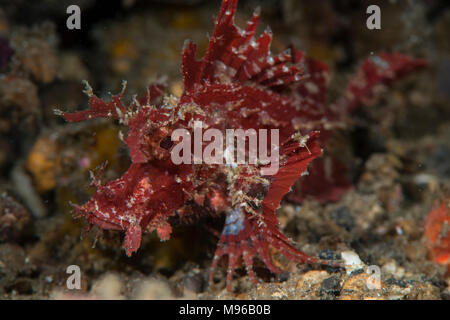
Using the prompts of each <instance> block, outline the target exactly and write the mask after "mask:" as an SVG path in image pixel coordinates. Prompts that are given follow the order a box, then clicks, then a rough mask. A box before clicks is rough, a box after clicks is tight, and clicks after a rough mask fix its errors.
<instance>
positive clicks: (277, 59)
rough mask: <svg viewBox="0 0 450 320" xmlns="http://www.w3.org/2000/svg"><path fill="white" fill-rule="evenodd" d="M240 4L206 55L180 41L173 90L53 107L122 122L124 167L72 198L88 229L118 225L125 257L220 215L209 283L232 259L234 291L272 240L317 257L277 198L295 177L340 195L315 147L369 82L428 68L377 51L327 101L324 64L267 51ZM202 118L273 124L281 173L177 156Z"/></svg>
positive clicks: (232, 1)
mask: <svg viewBox="0 0 450 320" xmlns="http://www.w3.org/2000/svg"><path fill="white" fill-rule="evenodd" d="M237 2H238V0H223V2H222V5H221V8H220V11H219V14H218V16H217V18H216V21H215V28H214V32H213V34H212V36H211V37H210V40H209V45H208V47H207V50H206V53H205V55H204V57H203V59H201V60H200V61H197V60H196V59H195V54H196V45H195V44H194V43H192V42H186V43H185V46H184V49H183V52H182V57H181V59H182V75H183V80H184V92H183V94H182V96H181V97H180V98H176V97H173V96H164V91H163V90H164V86H162V85H160V84H158V85H151V86H150V87H149V89H148V92H147V94H146V95H145V96H143V97H141V98H134V99H133V102H132V103H131V105H129V106H125V105H124V104H123V102H122V97H123V94H124V90H122V92H121V93H119V94H118V95H113V96H112V97H111V101H109V102H105V101H103V100H101V99H99V98H98V97H96V96H95V95H94V94H93V92H92V89H91V88H90V87H89V85H87V89H86V93H87V94H88V96H89V109H87V110H83V111H78V112H75V113H65V112H61V111H58V113H59V114H61V115H62V116H63V117H64V118H65V119H66V120H67V121H69V122H78V121H84V120H88V119H93V118H99V117H103V118H112V119H117V120H118V121H119V122H120V124H122V125H124V126H126V127H128V132H127V135H126V137H125V138H124V139H123V140H124V142H125V143H126V144H127V146H128V148H129V152H130V157H131V160H132V163H131V166H130V168H129V169H128V170H127V171H126V172H125V173H124V174H123V176H122V177H120V178H119V179H117V180H114V181H110V182H107V183H105V184H102V183H100V181H99V180H98V178H97V177H94V178H93V184H94V185H95V187H96V192H95V194H94V195H93V196H92V198H91V199H90V200H89V201H88V202H87V203H85V204H84V205H82V206H75V211H76V216H83V217H84V218H85V219H86V220H87V222H88V224H89V227H88V228H90V227H91V226H93V225H96V226H97V227H98V228H100V229H108V230H123V231H125V239H124V243H123V247H124V249H125V250H126V254H127V255H128V256H130V255H131V254H132V253H133V252H135V251H137V250H138V249H139V246H140V244H141V239H142V234H143V233H146V232H152V231H154V230H155V231H156V232H157V234H158V236H159V238H160V239H161V240H167V239H169V238H170V234H171V232H172V225H173V224H174V221H176V222H177V223H178V222H183V221H192V220H193V218H196V217H199V216H201V215H214V216H225V225H224V227H223V231H222V233H221V235H220V240H219V243H218V246H217V249H216V252H215V255H214V258H213V261H212V266H211V271H210V283H211V282H212V279H213V272H214V269H215V268H216V266H217V264H218V262H219V261H220V259H221V258H222V257H224V256H227V257H228V270H227V289H228V290H229V291H231V280H232V277H233V272H234V269H235V268H237V267H239V266H240V264H241V262H243V264H244V266H245V268H246V271H247V274H248V275H249V277H250V279H251V280H252V281H253V282H257V277H256V275H255V272H254V270H253V263H254V259H255V258H257V257H258V258H259V259H260V260H262V262H263V263H264V264H265V265H266V266H267V268H268V269H269V270H270V271H272V272H274V273H280V272H281V270H280V269H279V268H278V267H277V266H275V264H274V263H273V262H272V259H271V252H272V249H274V250H275V251H277V252H279V253H281V254H282V255H284V256H285V257H287V258H288V259H289V260H291V261H295V262H301V263H314V262H323V261H320V260H319V259H317V258H314V257H310V256H308V255H306V254H305V253H303V252H301V251H299V250H298V249H297V248H296V247H295V246H294V244H293V242H292V241H291V240H290V239H289V238H288V237H286V236H285V235H284V234H283V233H282V232H281V231H280V230H279V228H278V220H277V216H276V210H277V208H278V207H279V205H280V201H281V200H282V198H283V196H284V195H285V194H287V193H288V192H289V191H290V189H291V187H292V186H293V185H294V183H296V181H297V180H299V179H300V182H299V183H300V189H301V190H302V193H303V194H304V195H308V194H310V195H316V197H317V199H318V200H319V201H328V200H336V199H337V198H338V197H339V195H340V194H341V193H342V192H343V190H345V189H347V188H348V186H349V184H348V183H346V182H342V179H341V178H340V177H339V173H337V174H331V175H330V173H329V172H330V170H328V169H329V168H328V167H330V164H327V163H326V161H324V160H323V159H317V160H316V161H313V160H314V159H315V158H318V157H320V156H321V155H322V149H321V147H320V145H324V144H325V146H326V140H327V136H329V132H332V130H333V129H334V128H336V127H341V126H342V123H343V122H344V118H345V116H346V115H347V114H348V113H349V112H351V111H352V110H354V109H356V108H357V107H358V106H359V105H360V104H361V103H363V102H364V101H366V100H369V99H371V98H373V96H374V94H375V87H376V86H379V85H386V84H389V83H390V82H392V81H393V80H395V79H397V78H399V77H401V76H404V75H406V74H408V73H409V72H411V71H413V70H415V69H417V68H419V67H422V66H424V65H425V61H424V60H419V59H412V58H409V57H407V56H404V55H401V54H398V53H381V54H379V55H376V56H372V57H370V58H369V59H367V60H366V61H364V62H363V64H362V66H361V68H360V70H359V71H358V72H357V74H356V76H355V77H354V78H353V79H352V80H351V81H350V83H349V84H348V86H347V89H346V92H345V93H344V95H343V96H342V98H340V99H339V100H338V101H337V102H336V103H333V104H328V105H327V104H326V101H325V100H326V99H325V98H326V91H327V83H328V79H329V68H328V66H327V65H326V64H324V63H322V62H319V61H316V60H314V59H312V58H309V57H306V56H305V54H304V52H302V51H299V50H296V49H294V48H290V49H288V50H286V51H285V52H283V53H281V54H278V55H272V54H271V52H270V44H271V40H272V33H271V31H270V30H269V29H267V30H266V31H265V32H264V33H262V34H261V35H260V36H258V37H256V36H255V31H256V27H257V24H258V20H259V13H258V11H256V12H255V13H254V15H253V17H252V18H251V20H250V21H249V22H248V23H247V26H246V27H245V28H244V29H241V28H239V27H238V26H236V25H235V24H234V16H235V12H236V7H237ZM124 89H125V85H124ZM198 122H200V123H201V124H202V127H203V128H208V129H217V130H219V131H220V132H223V133H225V132H226V130H227V129H243V130H247V129H254V130H256V131H258V130H259V129H268V130H270V129H278V130H279V141H280V142H281V143H280V145H279V148H278V151H279V159H278V163H277V165H278V167H279V170H278V172H277V173H276V174H274V175H263V174H262V172H263V171H262V170H261V169H262V168H264V166H267V164H263V163H262V162H261V163H256V162H255V163H253V164H238V165H226V164H224V165H220V164H205V163H197V162H196V161H194V162H193V163H192V164H188V163H184V164H174V162H173V161H172V160H171V151H172V150H173V149H174V148H175V147H176V144H175V143H174V141H172V138H171V135H172V133H173V132H174V130H176V129H185V130H187V132H189V133H190V134H192V135H193V134H194V129H195V128H194V126H195V123H198ZM319 132H320V138H319ZM202 146H203V148H206V146H207V144H205V143H203V145H202ZM269 149H270V148H269ZM184 156H186V155H185V154H184V153H183V157H184ZM310 163H311V166H310V168H309V175H307V174H308V171H307V167H308V165H309V164H310ZM331 168H332V169H334V170H335V171H339V164H338V163H336V162H335V161H331ZM302 176H305V177H304V178H301V177H302ZM309 187H311V188H310V189H309ZM308 190H311V191H308ZM301 199H302V196H298V197H297V200H301Z"/></svg>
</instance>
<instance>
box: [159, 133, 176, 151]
mask: <svg viewBox="0 0 450 320" xmlns="http://www.w3.org/2000/svg"><path fill="white" fill-rule="evenodd" d="M159 146H160V147H161V148H163V149H166V150H169V149H170V148H172V146H173V141H172V137H171V136H166V137H165V138H164V139H162V140H161V142H160V143H159Z"/></svg>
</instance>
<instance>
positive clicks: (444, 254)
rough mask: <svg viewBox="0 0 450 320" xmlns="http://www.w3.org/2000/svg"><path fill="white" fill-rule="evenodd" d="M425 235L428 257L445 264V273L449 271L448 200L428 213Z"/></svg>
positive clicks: (449, 227) (449, 201) (449, 207)
mask: <svg viewBox="0 0 450 320" xmlns="http://www.w3.org/2000/svg"><path fill="white" fill-rule="evenodd" d="M425 236H426V238H427V246H428V250H429V252H430V258H431V259H432V260H433V261H434V262H436V263H439V264H443V265H447V273H450V200H447V201H444V202H442V203H441V204H440V205H439V207H437V208H436V209H434V210H432V211H431V212H430V213H429V214H428V217H427V219H426V221H425Z"/></svg>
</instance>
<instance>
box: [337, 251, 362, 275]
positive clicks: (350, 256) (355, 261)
mask: <svg viewBox="0 0 450 320" xmlns="http://www.w3.org/2000/svg"><path fill="white" fill-rule="evenodd" d="M341 256H342V259H343V260H344V265H345V270H346V271H347V274H348V275H349V274H351V273H352V272H353V271H355V270H358V269H362V268H364V263H363V262H362V261H361V259H360V258H359V256H358V255H357V254H356V253H355V252H354V251H344V252H342V253H341Z"/></svg>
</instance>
